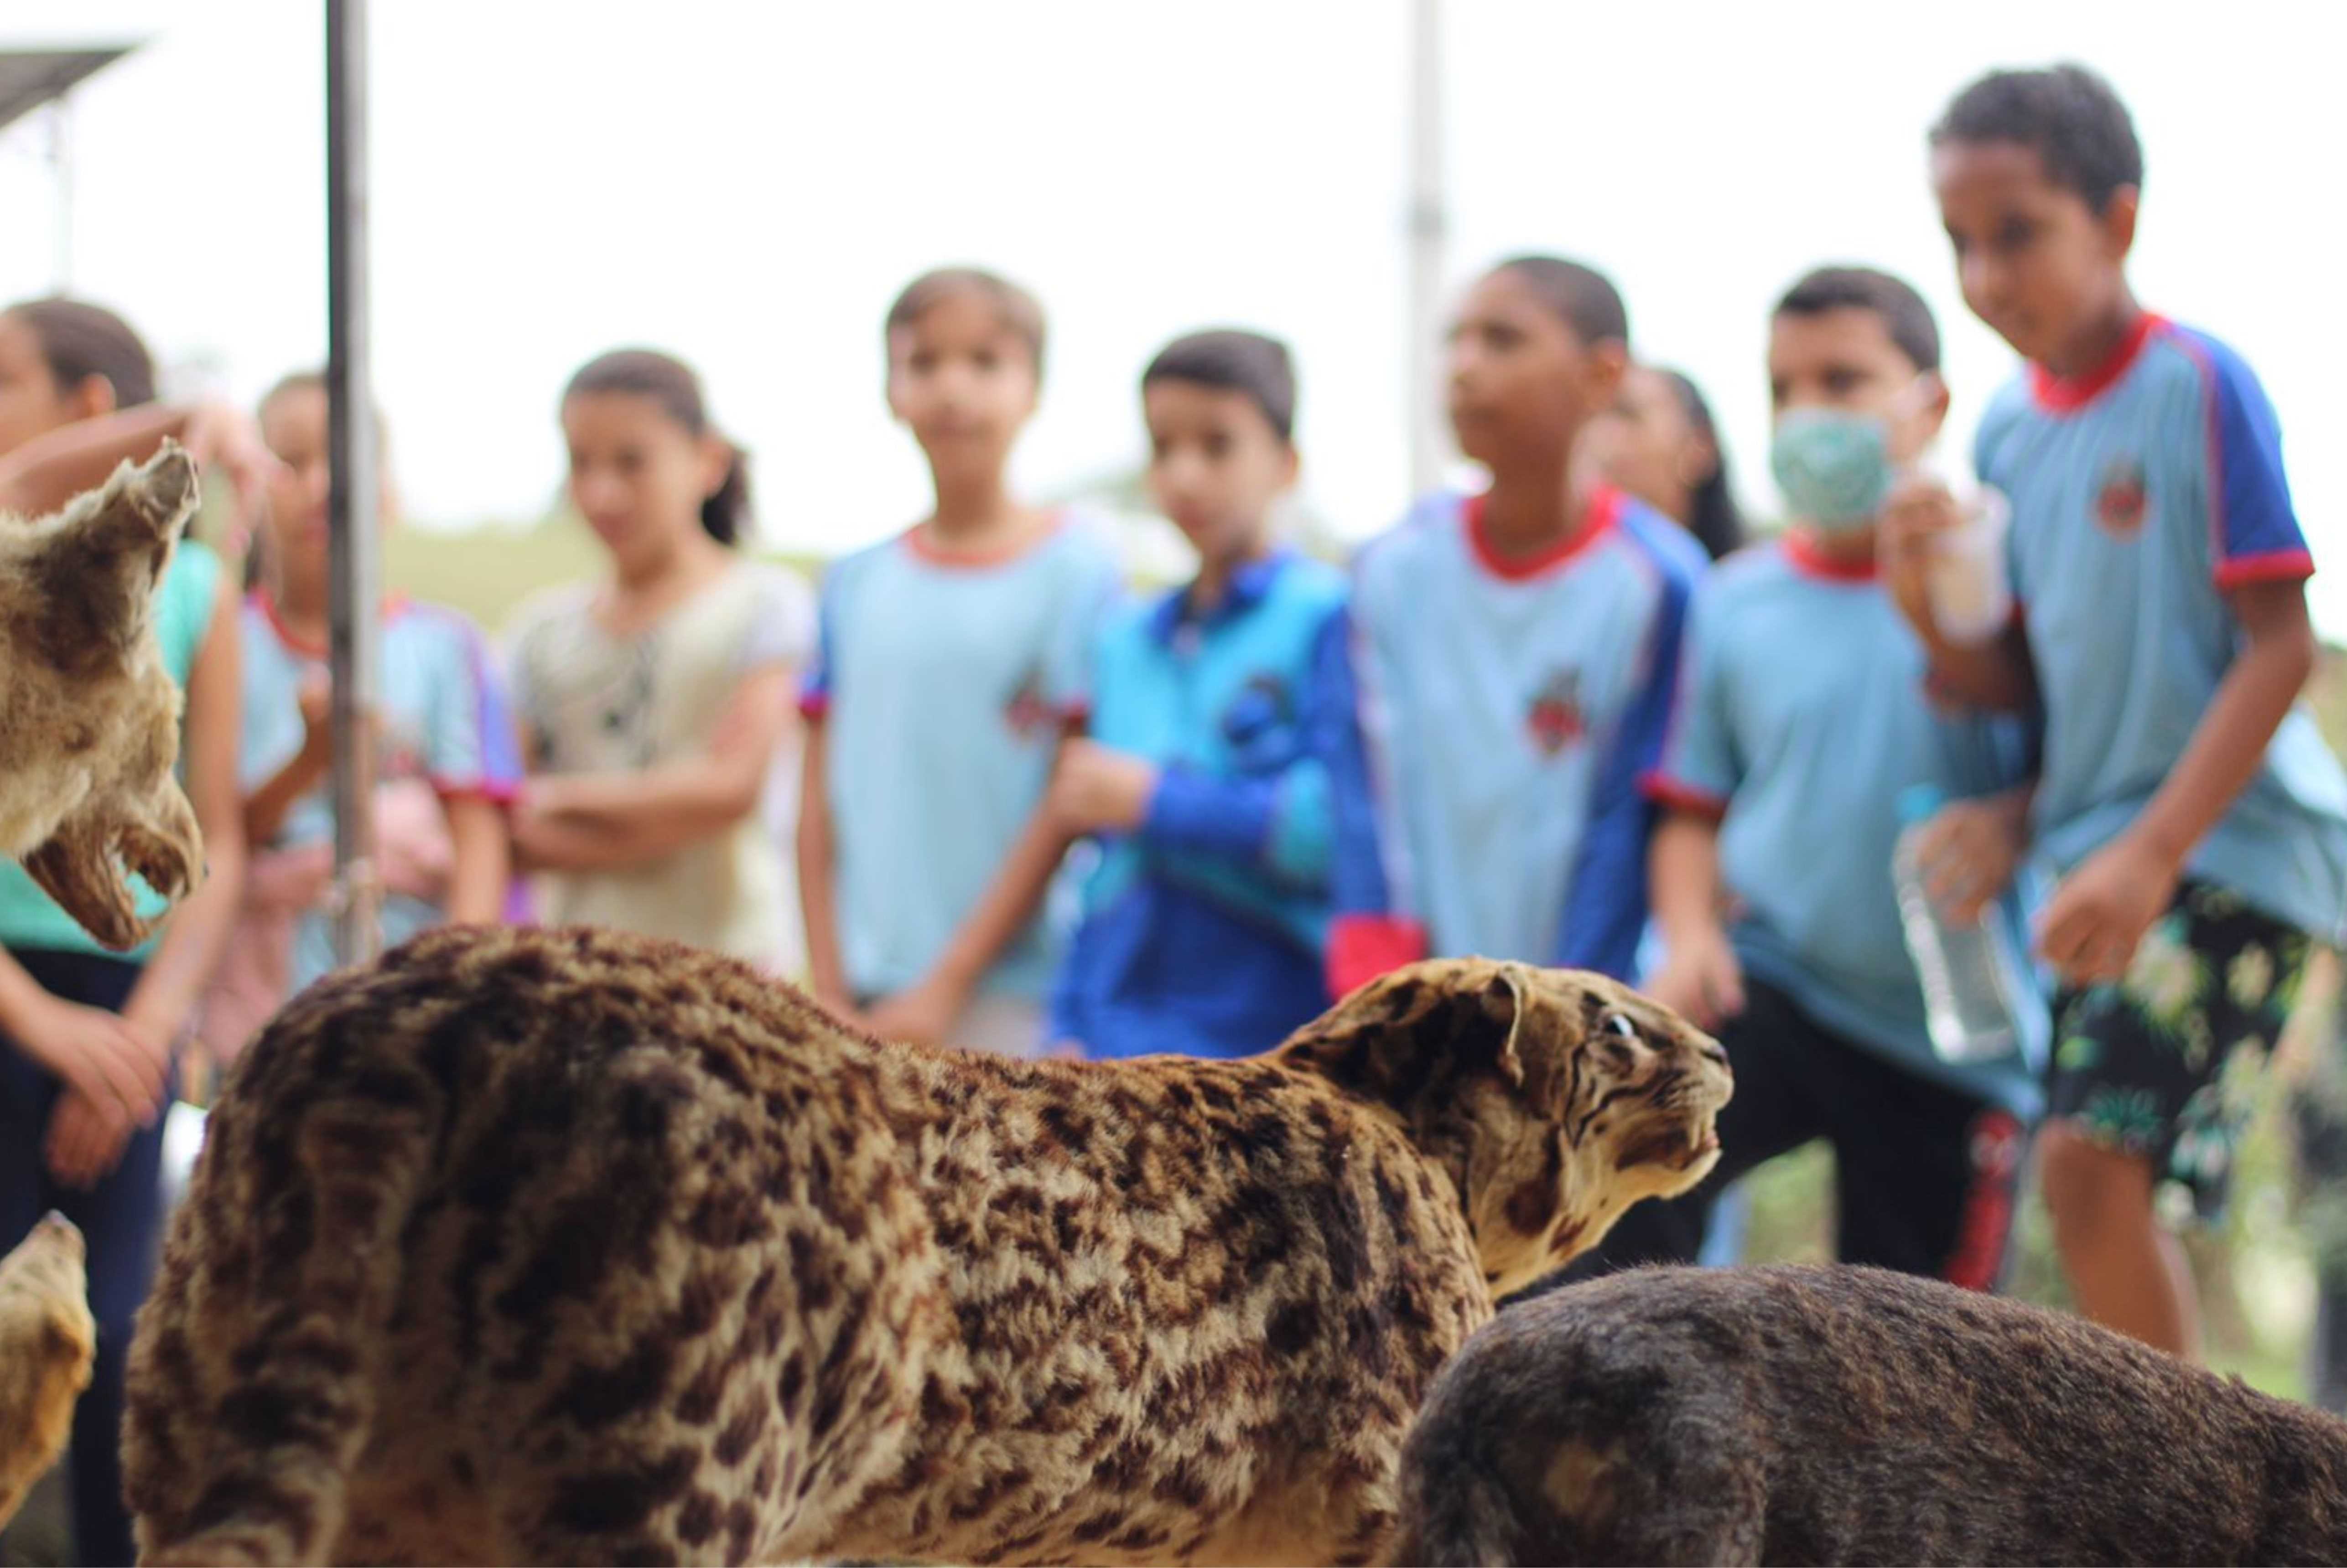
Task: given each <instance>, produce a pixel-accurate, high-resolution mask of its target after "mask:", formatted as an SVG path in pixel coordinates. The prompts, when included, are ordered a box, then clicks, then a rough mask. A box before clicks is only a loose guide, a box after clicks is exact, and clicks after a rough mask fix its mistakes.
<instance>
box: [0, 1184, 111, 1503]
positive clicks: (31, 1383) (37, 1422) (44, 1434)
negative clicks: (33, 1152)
mask: <svg viewBox="0 0 2347 1568" xmlns="http://www.w3.org/2000/svg"><path fill="white" fill-rule="evenodd" d="M96 1358H97V1324H96V1323H94V1322H93V1321H91V1319H90V1315H89V1290H88V1283H87V1279H86V1278H85V1277H84V1275H83V1272H82V1242H81V1232H80V1231H78V1230H76V1229H75V1228H74V1227H73V1226H72V1225H71V1224H70V1223H69V1222H67V1219H66V1218H65V1217H63V1216H62V1215H56V1214H52V1215H50V1216H49V1217H47V1218H46V1219H44V1220H42V1221H41V1223H40V1224H38V1225H36V1226H35V1227H33V1230H32V1234H31V1235H29V1236H27V1237H25V1239H24V1240H22V1241H20V1242H18V1243H17V1244H16V1247H15V1250H14V1251H12V1252H10V1253H9V1254H8V1256H7V1257H0V1524H5V1523H7V1522H8V1521H9V1520H10V1519H12V1518H14V1517H15V1513H16V1510H17V1508H18V1507H19V1506H21V1505H22V1504H23V1502H24V1501H25V1494H26V1492H30V1491H32V1489H33V1483H34V1482H35V1481H38V1480H40V1479H41V1477H42V1476H43V1475H44V1474H46V1473H47V1471H48V1468H49V1466H51V1465H53V1464H55V1463H56V1462H57V1455H59V1454H60V1453H63V1452H64V1451H65V1447H66V1439H67V1436H68V1435H69V1434H70V1433H71V1432H72V1431H73V1412H74V1401H75V1400H78V1399H80V1398H81V1391H82V1390H84V1389H86V1388H87V1387H89V1369H90V1366H91V1364H92V1362H93V1361H94V1360H95V1359H96Z"/></svg>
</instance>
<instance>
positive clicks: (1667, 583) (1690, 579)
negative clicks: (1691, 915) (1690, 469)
mask: <svg viewBox="0 0 2347 1568" xmlns="http://www.w3.org/2000/svg"><path fill="white" fill-rule="evenodd" d="M1625 525H1626V526H1627V528H1628V531H1629V533H1630V534H1631V536H1632V538H1633V540H1634V542H1635V543H1636V544H1637V545H1639V546H1640V547H1641V550H1642V553H1643V554H1644V555H1645V557H1646V559H1647V560H1649V561H1650V562H1651V563H1652V564H1653V565H1654V566H1655V569H1656V570H1657V572H1658V573H1659V574H1660V583H1661V591H1660V593H1659V594H1658V595H1657V596H1656V599H1655V615H1654V622H1653V625H1652V627H1651V628H1650V630H1649V632H1648V635H1647V644H1646V655H1645V667H1644V669H1643V671H1642V672H1641V674H1642V678H1641V680H1640V683H1639V686H1638V689H1637V693H1636V695H1635V697H1632V698H1631V701H1630V704H1629V707H1628V708H1626V709H1625V710H1624V713H1623V716H1622V719H1621V722H1620V724H1619V727H1618V728H1616V729H1615V731H1614V739H1613V743H1612V745H1611V746H1610V747H1609V748H1608V749H1607V751H1606V753H1605V757H1604V760H1603V761H1602V762H1601V763H1600V765H1599V767H1598V771H1597V778H1596V779H1595V781H1594V786H1593V794H1592V798H1591V799H1590V803H1589V815H1588V819H1587V825H1586V826H1585V827H1583V830H1582V836H1581V848H1580V852H1579V853H1578V854H1577V855H1576V856H1575V857H1574V863H1573V882H1572V885H1571V887H1570V889H1569V890H1568V891H1567V892H1566V894H1565V907H1564V919H1563V923H1562V924H1560V925H1559V927H1558V929H1557V953H1556V962H1557V963H1558V964H1559V965H1561V966H1562V967H1563V968H1566V969H1591V970H1595V971H1597V972H1599V973H1601V974H1610V975H1613V976H1614V977H1615V978H1617V979H1621V980H1625V981H1626V980H1629V979H1631V978H1632V977H1633V975H1634V974H1635V971H1636V968H1637V958H1638V938H1639V935H1640V933H1641V932H1644V931H1645V925H1646V913H1647V907H1646V906H1647V901H1646V843H1647V840H1648V839H1649V838H1650V837H1652V835H1653V832H1654V826H1655V807H1654V804H1653V802H1652V801H1651V800H1649V799H1647V796H1646V794H1645V790H1644V789H1642V788H1641V785H1642V782H1643V781H1644V780H1645V779H1647V778H1648V777H1649V776H1650V775H1652V774H1653V773H1654V772H1655V767H1656V764H1658V763H1659V762H1660V761H1661V760H1662V756H1663V743H1664V740H1665V738H1666V737H1667V735H1668V733H1669V730H1670V728H1671V715H1672V711H1673V709H1674V708H1675V707H1676V701H1677V696H1678V689H1679V665H1680V657H1679V654H1680V647H1681V645H1682V644H1683V643H1684V641H1685V640H1686V638H1685V634H1686V620H1687V602H1688V600H1689V598H1690V597H1691V596H1692V595H1693V592H1694V588H1695V584H1696V574H1697V572H1698V571H1699V569H1700V568H1697V567H1695V566H1693V565H1691V564H1690V562H1689V561H1688V560H1687V559H1686V556H1685V555H1683V554H1682V553H1681V552H1679V551H1677V550H1676V549H1674V548H1670V547H1668V546H1662V547H1657V545H1655V543H1654V542H1653V541H1651V540H1650V539H1648V538H1647V537H1646V536H1645V534H1644V532H1643V530H1642V528H1641V527H1640V526H1639V525H1638V523H1637V521H1635V520H1634V521H1630V522H1628V523H1627V524H1625ZM1656 525H1658V526H1668V524H1656Z"/></svg>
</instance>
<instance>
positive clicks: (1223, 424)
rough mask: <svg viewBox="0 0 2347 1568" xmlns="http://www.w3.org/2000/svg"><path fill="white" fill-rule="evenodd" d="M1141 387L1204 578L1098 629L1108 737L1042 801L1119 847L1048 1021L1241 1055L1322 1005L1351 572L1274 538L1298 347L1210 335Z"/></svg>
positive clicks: (1063, 773) (1060, 1036) (1139, 1041)
mask: <svg viewBox="0 0 2347 1568" xmlns="http://www.w3.org/2000/svg"><path fill="white" fill-rule="evenodd" d="M1141 390H1142V403H1143V413H1144V415H1145V416H1146V418H1147V421H1148V424H1149V443H1150V460H1149V479H1150V485H1151V488H1152V489H1153V491H1154V492H1155V494H1156V497H1157V501H1158V504H1159V505H1160V506H1162V507H1163V509H1164V512H1165V514H1166V515H1167V516H1168V517H1170V518H1171V519H1173V523H1174V524H1175V525H1176V526H1177V527H1179V528H1180V529H1181V530H1182V532H1183V534H1184V536H1185V537H1187V538H1188V539H1189V541H1190V543H1191V544H1192V545H1194V546H1195V547H1196V549H1197V552H1198V575H1197V576H1196V577H1195V578H1194V579H1193V580H1192V581H1191V582H1189V583H1187V584H1185V585H1183V586H1182V587H1179V588H1176V589H1174V590H1173V592H1171V593H1168V594H1165V595H1163V596H1160V597H1158V598H1155V599H1153V600H1151V601H1149V602H1147V603H1144V604H1142V605H1139V606H1134V607H1133V608H1132V609H1130V610H1129V611H1127V612H1126V613H1124V614H1122V615H1121V616H1118V617H1117V618H1116V619H1115V620H1114V621H1113V622H1112V624H1111V625H1110V626H1108V627H1107V629H1106V630H1105V632H1104V633H1103V634H1102V638H1101V641H1100V643H1099V646H1098V648H1097V650H1096V653H1095V656H1094V658H1093V661H1092V680H1091V690H1092V722H1091V735H1090V738H1086V739H1081V740H1071V741H1070V742H1068V744H1067V746H1066V747H1065V748H1063V750H1062V753H1061V759H1060V763H1059V766H1058V769H1057V770H1056V772H1055V775H1054V777H1053V779H1052V784H1051V793H1050V796H1049V799H1048V800H1047V802H1046V806H1045V809H1046V810H1047V811H1048V812H1049V813H1050V814H1051V817H1052V818H1053V819H1054V820H1055V821H1056V823H1057V825H1058V826H1059V828H1060V829H1061V830H1062V831H1063V832H1065V833H1067V834H1069V835H1094V836H1097V837H1098V838H1099V839H1100V840H1101V858H1100V861H1099V863H1098V865H1097V866H1096V867H1095V869H1094V870H1093V871H1092V873H1091V875H1090V877H1089V878H1088V879H1087V881H1085V884H1084V888H1083V918H1082V921H1081V925H1080V926H1079V927H1078V929H1077V931H1076V933H1075V936H1074V938H1073V940H1072V942H1071V944H1070V946H1069V950H1068V953H1067V957H1066V959H1065V960H1064V962H1062V964H1061V970H1060V976H1059V982H1058V984H1057V986H1056V987H1055V988H1054V991H1053V994H1052V999H1051V1038H1052V1039H1053V1040H1054V1042H1055V1043H1056V1044H1057V1046H1058V1048H1059V1049H1060V1050H1061V1051H1062V1052H1070V1051H1075V1050H1081V1051H1084V1052H1086V1053H1088V1054H1092V1055H1093V1056H1139V1055H1147V1054H1155V1053H1160V1052H1180V1053H1185V1054H1193V1055H1208V1056H1236V1055H1245V1054H1249V1053H1252V1052H1255V1051H1260V1050H1263V1049H1265V1048H1266V1047H1268V1046H1271V1045H1274V1044H1277V1043H1278V1042H1279V1041H1280V1040H1281V1039H1282V1038H1284V1037H1285V1036H1286V1034H1287V1033H1289V1032H1290V1031H1291V1030H1293V1029H1295V1028H1296V1026H1298V1025H1299V1024H1302V1023H1306V1022H1307V1021H1309V1020H1310V1019H1312V1018H1313V1017H1315V1016H1317V1014H1318V1013H1320V1012H1321V1011H1322V1009H1323V1008H1324V1006H1325V1005H1326V998H1325V997H1324V995H1323V993H1322V989H1321V953H1322V947H1323V943H1324V942H1325V940H1326V936H1327V923H1328V863H1329V849H1330V838H1331V827H1330V808H1329V766H1328V764H1329V759H1330V757H1331V755H1332V753H1333V752H1334V751H1335V750H1336V749H1337V746H1338V744H1339V743H1338V740H1337V735H1338V733H1339V732H1340V731H1341V730H1342V729H1343V728H1344V727H1345V726H1347V725H1348V724H1349V723H1350V722H1351V697H1350V693H1349V689H1348V686H1347V684H1346V682H1345V680H1344V665H1343V657H1342V651H1343V628H1342V622H1341V611H1342V608H1343V605H1344V597H1345V587H1344V578H1343V577H1342V575H1340V574H1338V573H1337V572H1336V571H1335V570H1334V569H1332V568H1330V567H1327V566H1324V565H1320V564H1319V563H1317V562H1315V561H1310V560H1307V559H1305V558H1303V557H1301V556H1298V555H1295V554H1294V553H1293V552H1291V551H1287V550H1285V549H1281V548H1279V547H1278V546H1276V545H1275V544H1274V543H1273V540H1272V526H1271V512H1272V507H1273V505H1274V504H1275V503H1276V501H1277V500H1278V498H1279V496H1280V495H1281V494H1282V493H1284V492H1285V491H1286V490H1287V489H1288V487H1289V486H1290V485H1292V484H1294V483H1295V480H1296V449H1295V446H1294V445H1293V444H1292V440H1291V438H1292V433H1293V431H1294V427H1295V417H1296V381H1295V375H1294V372H1293V371H1292V369H1291V367H1290V365H1289V361H1288V355H1287V351H1286V348H1285V347H1284V346H1282V345H1281V344H1280V343H1278V342H1276V341H1273V340H1272V339H1269V338H1265V337H1260V336H1257V335H1256V334H1255V333H1252V332H1239V331H1212V332H1200V333H1196V334H1194V335H1193V336H1190V337H1185V338H1182V339H1179V340H1177V341H1174V342H1173V343H1172V344H1170V345H1168V346H1167V347H1166V348H1165V350H1164V351H1163V352H1161V353H1160V354H1159V355H1158V356H1157V357H1156V359H1154V360H1153V361H1151V363H1150V365H1149V368H1148V370H1147V371H1145V372H1143V376H1142V383H1141Z"/></svg>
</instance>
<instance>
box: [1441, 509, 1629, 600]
mask: <svg viewBox="0 0 2347 1568" xmlns="http://www.w3.org/2000/svg"><path fill="white" fill-rule="evenodd" d="M1483 499H1484V498H1483V497H1482V496H1481V495H1470V496H1469V497H1467V499H1466V500H1465V501H1464V502H1462V503H1460V507H1459V512H1460V517H1461V519H1462V520H1464V522H1465V523H1466V524H1467V542H1468V544H1469V545H1471V547H1472V548H1473V550H1474V552H1475V559H1476V561H1477V562H1479V563H1480V564H1481V565H1482V568H1483V570H1485V571H1487V572H1489V573H1491V575H1493V576H1495V577H1497V578H1499V579H1501V581H1502V582H1509V583H1521V582H1524V581H1526V580H1527V579H1529V578H1532V577H1537V576H1540V575H1542V574H1544V573H1548V572H1553V571H1554V570H1555V569H1556V568H1557V567H1559V566H1562V565H1564V564H1565V563H1566V562H1567V561H1570V560H1572V559H1573V557H1574V556H1575V555H1580V554H1581V553H1582V552H1583V550H1586V549H1588V548H1589V547H1590V546H1591V545H1594V544H1596V543H1597V541H1598V540H1600V539H1602V538H1604V536H1605V535H1607V534H1609V533H1611V532H1613V529H1614V524H1616V523H1619V522H1620V521H1621V520H1622V504H1623V502H1624V495H1623V494H1622V492H1620V491H1619V490H1616V489H1614V488H1613V487H1612V486H1611V485H1602V486H1600V487H1599V488H1598V489H1596V490H1595V491H1594V492H1592V493H1591V494H1590V497H1589V504H1588V505H1587V506H1586V507H1584V508H1583V510H1582V514H1581V526H1580V527H1579V528H1577V529H1575V530H1574V531H1573V533H1572V534H1570V535H1567V536H1566V537H1564V538H1563V539H1560V540H1559V541H1557V542H1556V543H1555V544H1553V545H1550V546H1549V547H1548V548H1547V549H1545V550H1542V552H1540V554H1538V555H1501V554H1500V553H1499V551H1498V550H1496V549H1494V548H1493V547H1492V545H1491V535H1489V534H1487V533H1486V532H1485V531H1484V520H1483Z"/></svg>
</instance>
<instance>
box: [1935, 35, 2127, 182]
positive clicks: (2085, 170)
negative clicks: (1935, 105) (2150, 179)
mask: <svg viewBox="0 0 2347 1568" xmlns="http://www.w3.org/2000/svg"><path fill="white" fill-rule="evenodd" d="M1997 141H2004V142H2018V143H2019V144H2020V145H2022V146H2023V147H2026V148H2035V149H2036V152H2037V156H2038V158H2040V159H2041V160H2043V162H2044V163H2045V178H2048V179H2050V180H2052V181H2053V182H2054V183H2055V184H2056V185H2058V186H2062V187H2064V188H2066V189H2069V190H2072V191H2075V192H2076V193H2077V194H2078V196H2079V197H2081V198H2082V199H2084V200H2085V201H2086V205H2087V206H2088V207H2090V208H2092V209H2094V210H2095V211H2096V212H2101V211H2102V210H2104V209H2106V208H2107V207H2109V206H2110V204H2111V198H2112V196H2113V195H2114V194H2116V192H2117V191H2118V190H2119V188H2121V187H2123V186H2133V187H2135V188H2137V189H2140V188H2142V186H2143V144H2142V143H2141V142H2140V141H2137V139H2136V134H2135V121H2134V120H2133V119H2132V118H2131V117H2129V116H2128V114H2127V105H2125V104H2123V103H2121V102H2120V101H2119V96H2118V94H2116V93H2115V92H2113V91H2112V90H2111V85H2110V84H2109V83H2108V82H2106V81H2105V80H2103V78H2102V77H2100V76H2096V74H2095V73H2094V72H2092V71H2090V70H2088V69H2086V66H2054V67H2052V68H2051V69H2049V70H2043V71H1992V72H1990V73H1989V74H1988V75H1987V76H1983V77H1982V78H1981V79H1980V80H1978V81H1976V82H1974V83H1973V85H1972V86H1971V87H1966V88H1965V89H1964V90H1963V92H1961V93H1958V94H1957V95H1956V96H1955V98H1954V100H1953V101H1952V102H1951V103H1950V104H1949V105H1948V108H1947V112H1946V113H1945V114H1943V115H1942V116H1941V117H1940V122H1939V124H1937V125H1935V126H1933V127H1932V146H1933V147H1935V148H1936V147H1940V146H1942V145H1944V144H1946V143H1948V142H1972V143H1980V142H1997Z"/></svg>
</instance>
